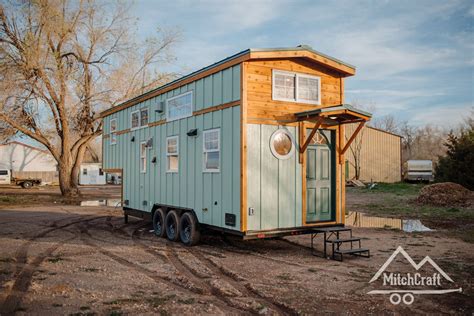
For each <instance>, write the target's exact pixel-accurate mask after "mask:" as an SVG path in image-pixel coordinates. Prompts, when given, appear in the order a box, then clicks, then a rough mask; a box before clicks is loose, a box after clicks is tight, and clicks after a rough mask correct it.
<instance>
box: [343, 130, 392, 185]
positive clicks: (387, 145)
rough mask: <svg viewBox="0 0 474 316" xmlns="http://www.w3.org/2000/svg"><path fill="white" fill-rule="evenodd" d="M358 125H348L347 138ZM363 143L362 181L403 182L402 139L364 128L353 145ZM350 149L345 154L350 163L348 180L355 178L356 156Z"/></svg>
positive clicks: (361, 153)
mask: <svg viewBox="0 0 474 316" xmlns="http://www.w3.org/2000/svg"><path fill="white" fill-rule="evenodd" d="M356 128H357V124H348V125H346V138H348V137H350V136H351V135H352V133H353V132H354V130H355V129H356ZM360 140H361V141H362V143H361V146H362V147H361V152H360V159H361V161H360V167H361V169H360V180H363V181H375V182H388V183H390V182H399V181H401V151H400V150H401V137H400V136H397V135H394V134H391V133H387V132H385V131H381V130H378V129H374V128H371V127H364V129H363V130H362V131H361V132H360V134H359V135H358V136H357V137H356V139H355V140H354V143H352V145H351V148H355V147H354V146H355V145H356V144H355V143H357V142H359V141H360ZM351 148H349V149H348V150H347V152H346V154H345V158H346V160H347V161H348V162H349V168H348V169H349V175H348V176H347V179H352V178H354V177H355V168H354V165H353V164H354V156H353V153H352V152H351Z"/></svg>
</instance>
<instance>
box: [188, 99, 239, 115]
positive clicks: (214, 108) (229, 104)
mask: <svg viewBox="0 0 474 316" xmlns="http://www.w3.org/2000/svg"><path fill="white" fill-rule="evenodd" d="M240 103H241V102H240V100H236V101H232V102H227V103H224V104H220V105H216V106H212V107H210V108H205V109H202V110H199V111H195V112H193V116H197V115H202V114H206V113H209V112H214V111H219V110H224V109H227V108H231V107H233V106H237V105H240Z"/></svg>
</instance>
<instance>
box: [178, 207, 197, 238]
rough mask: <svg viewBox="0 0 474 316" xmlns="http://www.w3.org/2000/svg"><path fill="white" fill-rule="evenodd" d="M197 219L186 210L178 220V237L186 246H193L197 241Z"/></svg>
mask: <svg viewBox="0 0 474 316" xmlns="http://www.w3.org/2000/svg"><path fill="white" fill-rule="evenodd" d="M197 224H198V223H197V220H196V218H195V217H194V215H193V214H191V213H190V212H186V213H184V214H183V215H181V219H180V221H179V237H180V238H181V242H182V243H183V244H185V245H186V246H194V245H195V244H197V243H198V242H199V239H200V238H201V233H200V232H199V228H198V225H197Z"/></svg>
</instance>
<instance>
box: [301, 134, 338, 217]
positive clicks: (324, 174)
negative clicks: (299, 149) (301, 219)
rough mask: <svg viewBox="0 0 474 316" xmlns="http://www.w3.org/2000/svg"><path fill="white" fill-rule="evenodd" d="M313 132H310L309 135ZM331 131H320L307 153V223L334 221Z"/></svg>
mask: <svg viewBox="0 0 474 316" xmlns="http://www.w3.org/2000/svg"><path fill="white" fill-rule="evenodd" d="M310 132H311V130H308V132H307V134H309V133H310ZM330 141H331V134H330V131H318V132H317V133H316V134H315V136H314V137H313V139H312V140H311V143H310V145H309V146H308V148H307V153H306V159H307V160H306V222H307V223H309V222H318V221H330V220H333V219H334V215H335V210H334V206H335V205H334V202H333V198H332V196H333V179H332V167H333V158H332V156H333V155H332V146H331V143H330Z"/></svg>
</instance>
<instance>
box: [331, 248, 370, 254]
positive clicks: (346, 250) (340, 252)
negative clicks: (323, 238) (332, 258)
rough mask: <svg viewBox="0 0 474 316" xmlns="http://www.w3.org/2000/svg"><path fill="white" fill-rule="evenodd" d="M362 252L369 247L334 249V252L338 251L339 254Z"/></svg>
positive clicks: (366, 250)
mask: <svg viewBox="0 0 474 316" xmlns="http://www.w3.org/2000/svg"><path fill="white" fill-rule="evenodd" d="M362 252H369V249H367V248H354V249H335V250H334V253H339V254H344V255H346V254H347V255H348V254H357V253H362Z"/></svg>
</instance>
